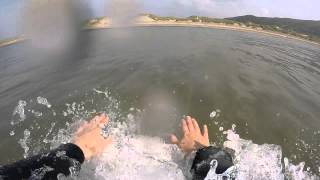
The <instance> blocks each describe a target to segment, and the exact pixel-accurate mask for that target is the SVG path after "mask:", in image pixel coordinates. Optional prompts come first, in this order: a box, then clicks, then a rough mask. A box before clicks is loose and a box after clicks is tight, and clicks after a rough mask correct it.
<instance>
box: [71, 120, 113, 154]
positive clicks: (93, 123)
mask: <svg viewBox="0 0 320 180" xmlns="http://www.w3.org/2000/svg"><path fill="white" fill-rule="evenodd" d="M108 122H109V118H108V117H107V116H106V115H105V114H101V115H100V116H95V117H94V118H93V119H91V120H90V121H89V122H85V123H84V124H83V125H81V126H80V127H79V128H78V130H77V132H76V134H75V138H74V144H76V145H77V146H79V147H80V148H81V150H82V152H83V154H84V157H85V159H90V158H92V157H95V156H97V155H99V154H101V153H102V151H103V150H104V149H105V148H106V147H107V146H109V145H110V144H111V143H112V139H111V137H107V138H105V137H103V136H102V135H101V128H103V127H104V126H105V125H106V124H107V123H108Z"/></svg>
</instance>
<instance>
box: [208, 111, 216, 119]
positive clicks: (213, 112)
mask: <svg viewBox="0 0 320 180" xmlns="http://www.w3.org/2000/svg"><path fill="white" fill-rule="evenodd" d="M216 115H217V112H216V111H212V112H211V113H210V115H209V116H210V118H214V117H216Z"/></svg>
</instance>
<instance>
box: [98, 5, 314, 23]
mask: <svg viewBox="0 0 320 180" xmlns="http://www.w3.org/2000/svg"><path fill="white" fill-rule="evenodd" d="M110 1H112V0H92V2H93V6H95V9H96V12H100V11H102V10H101V7H103V5H102V4H108V2H110ZM115 1H118V2H119V1H127V2H130V3H132V2H134V1H135V2H136V3H135V4H136V5H135V6H137V8H138V9H140V10H142V11H144V12H151V13H155V14H159V15H174V16H190V15H205V16H212V17H233V16H240V15H247V14H252V15H256V16H268V17H289V18H296V19H310V20H320V0H113V2H115ZM98 14H99V13H98Z"/></svg>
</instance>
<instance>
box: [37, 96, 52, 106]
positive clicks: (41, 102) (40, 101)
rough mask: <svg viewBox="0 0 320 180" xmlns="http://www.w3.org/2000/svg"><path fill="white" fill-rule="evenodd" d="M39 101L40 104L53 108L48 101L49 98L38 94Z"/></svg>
mask: <svg viewBox="0 0 320 180" xmlns="http://www.w3.org/2000/svg"><path fill="white" fill-rule="evenodd" d="M37 102H38V104H42V105H45V106H47V108H51V104H50V103H49V102H48V100H47V98H44V97H41V96H38V97H37Z"/></svg>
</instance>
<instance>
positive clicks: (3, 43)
mask: <svg viewBox="0 0 320 180" xmlns="http://www.w3.org/2000/svg"><path fill="white" fill-rule="evenodd" d="M25 40H26V39H25V38H23V37H17V38H10V39H6V40H0V48H2V47H6V46H11V45H14V44H17V43H20V42H24V41H25Z"/></svg>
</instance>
